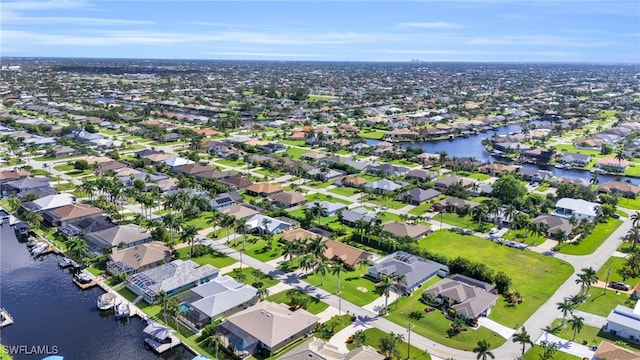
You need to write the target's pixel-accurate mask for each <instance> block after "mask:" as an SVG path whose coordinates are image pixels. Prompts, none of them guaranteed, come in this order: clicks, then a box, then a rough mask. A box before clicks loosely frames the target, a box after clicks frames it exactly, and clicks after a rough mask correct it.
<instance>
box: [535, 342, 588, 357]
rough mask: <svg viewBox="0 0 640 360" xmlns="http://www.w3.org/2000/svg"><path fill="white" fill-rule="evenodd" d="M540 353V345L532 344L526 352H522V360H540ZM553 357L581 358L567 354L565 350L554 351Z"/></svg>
mask: <svg viewBox="0 0 640 360" xmlns="http://www.w3.org/2000/svg"><path fill="white" fill-rule="evenodd" d="M541 355H542V347H541V346H540V345H534V346H533V347H532V348H530V349H529V350H527V352H526V353H524V360H540V356H541ZM553 359H554V360H581V359H582V358H580V357H577V356H574V355H571V354H567V353H565V352H562V351H560V350H558V351H556V352H555V354H553Z"/></svg>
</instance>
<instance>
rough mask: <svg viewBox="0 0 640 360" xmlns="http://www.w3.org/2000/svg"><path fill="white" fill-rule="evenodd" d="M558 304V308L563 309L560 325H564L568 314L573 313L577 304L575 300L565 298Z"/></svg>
mask: <svg viewBox="0 0 640 360" xmlns="http://www.w3.org/2000/svg"><path fill="white" fill-rule="evenodd" d="M556 305H557V306H558V307H557V309H558V310H560V311H562V323H561V324H560V326H564V320H565V319H566V318H567V315H569V314H573V310H575V309H576V304H575V303H574V302H573V301H567V300H564V301H563V302H559V303H556Z"/></svg>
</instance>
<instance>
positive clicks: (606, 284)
mask: <svg viewBox="0 0 640 360" xmlns="http://www.w3.org/2000/svg"><path fill="white" fill-rule="evenodd" d="M609 275H611V266H609V270H607V281H605V283H604V292H603V294H606V293H607V286H609Z"/></svg>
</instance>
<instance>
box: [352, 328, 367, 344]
mask: <svg viewBox="0 0 640 360" xmlns="http://www.w3.org/2000/svg"><path fill="white" fill-rule="evenodd" d="M365 341H367V334H365V333H364V331H363V330H358V331H356V332H355V333H354V334H353V342H354V343H356V344H357V345H362V344H364V343H365Z"/></svg>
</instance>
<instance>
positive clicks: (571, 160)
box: [560, 153, 591, 167]
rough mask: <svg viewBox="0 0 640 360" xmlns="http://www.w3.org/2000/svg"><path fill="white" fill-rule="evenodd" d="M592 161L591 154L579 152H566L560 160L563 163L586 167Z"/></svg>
mask: <svg viewBox="0 0 640 360" xmlns="http://www.w3.org/2000/svg"><path fill="white" fill-rule="evenodd" d="M590 161H591V155H586V154H577V153H564V154H563V155H562V157H561V158H560V162H562V163H563V164H570V165H573V166H580V167H584V166H587V165H588V164H589V162H590Z"/></svg>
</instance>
